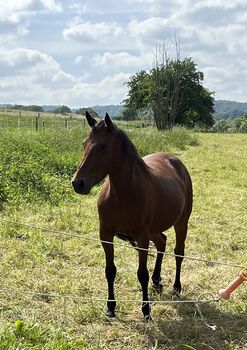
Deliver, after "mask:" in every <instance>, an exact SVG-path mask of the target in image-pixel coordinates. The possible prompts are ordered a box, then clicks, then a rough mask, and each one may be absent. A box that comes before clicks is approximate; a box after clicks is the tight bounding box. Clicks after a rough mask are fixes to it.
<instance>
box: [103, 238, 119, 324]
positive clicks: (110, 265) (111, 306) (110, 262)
mask: <svg viewBox="0 0 247 350" xmlns="http://www.w3.org/2000/svg"><path fill="white" fill-rule="evenodd" d="M106 237H107V236H106V235H103V234H102V233H101V235H100V239H101V240H102V241H108V242H109V243H105V242H102V246H103V248H104V251H105V260H106V266H105V275H106V279H107V283H108V301H107V309H106V315H107V316H109V317H115V307H116V301H115V297H114V280H115V277H116V272H117V269H116V266H115V264H114V246H113V237H111V238H110V239H109V237H108V238H106Z"/></svg>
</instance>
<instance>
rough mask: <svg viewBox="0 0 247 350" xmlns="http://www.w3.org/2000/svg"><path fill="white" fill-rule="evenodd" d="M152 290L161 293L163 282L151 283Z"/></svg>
mask: <svg viewBox="0 0 247 350" xmlns="http://www.w3.org/2000/svg"><path fill="white" fill-rule="evenodd" d="M153 290H154V291H155V292H156V293H158V294H161V293H162V292H163V284H161V283H159V284H158V285H157V284H153Z"/></svg>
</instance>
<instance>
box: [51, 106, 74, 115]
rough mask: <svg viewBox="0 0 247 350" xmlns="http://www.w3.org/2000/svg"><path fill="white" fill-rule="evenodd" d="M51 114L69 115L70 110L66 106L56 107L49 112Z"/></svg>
mask: <svg viewBox="0 0 247 350" xmlns="http://www.w3.org/2000/svg"><path fill="white" fill-rule="evenodd" d="M51 112H53V113H57V114H65V113H71V109H70V108H69V107H68V106H64V105H62V106H58V107H56V108H55V109H54V110H53V111H51Z"/></svg>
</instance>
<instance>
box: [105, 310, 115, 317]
mask: <svg viewBox="0 0 247 350" xmlns="http://www.w3.org/2000/svg"><path fill="white" fill-rule="evenodd" d="M105 314H106V316H107V317H116V314H115V312H114V311H111V310H106V313H105Z"/></svg>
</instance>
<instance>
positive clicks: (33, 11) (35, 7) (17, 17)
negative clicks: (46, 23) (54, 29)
mask: <svg viewBox="0 0 247 350" xmlns="http://www.w3.org/2000/svg"><path fill="white" fill-rule="evenodd" d="M0 6H1V9H0V26H1V29H3V31H1V32H2V33H0V43H7V42H11V41H13V40H14V39H16V38H17V37H19V36H24V35H26V34H27V33H29V30H28V28H29V25H30V18H31V17H32V16H35V15H37V14H38V13H47V12H61V11H62V5H61V3H60V1H57V0H18V1H16V0H8V1H4V2H3V1H2V2H1V5H0ZM6 33H7V34H6Z"/></svg>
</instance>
